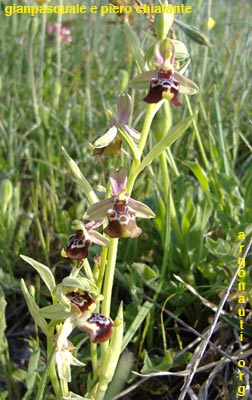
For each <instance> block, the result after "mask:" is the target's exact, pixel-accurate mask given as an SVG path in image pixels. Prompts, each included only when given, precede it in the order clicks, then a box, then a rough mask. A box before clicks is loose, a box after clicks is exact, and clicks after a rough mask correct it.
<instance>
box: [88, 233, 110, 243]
mask: <svg viewBox="0 0 252 400" xmlns="http://www.w3.org/2000/svg"><path fill="white" fill-rule="evenodd" d="M90 236H91V235H90ZM92 239H93V243H96V244H99V245H100V246H105V247H109V244H110V240H109V239H108V238H106V237H105V236H104V235H102V234H101V233H99V232H97V231H92Z"/></svg>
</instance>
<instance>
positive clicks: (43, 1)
mask: <svg viewBox="0 0 252 400" xmlns="http://www.w3.org/2000/svg"><path fill="white" fill-rule="evenodd" d="M35 1H36V3H38V4H47V3H49V1H50V0H35Z"/></svg>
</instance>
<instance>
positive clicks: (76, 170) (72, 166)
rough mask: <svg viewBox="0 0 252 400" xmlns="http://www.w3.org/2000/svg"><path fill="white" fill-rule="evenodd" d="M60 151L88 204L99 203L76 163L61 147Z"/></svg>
mask: <svg viewBox="0 0 252 400" xmlns="http://www.w3.org/2000/svg"><path fill="white" fill-rule="evenodd" d="M62 151H63V154H64V156H65V159H66V161H67V163H68V165H69V167H70V169H71V171H72V173H73V175H74V177H75V179H76V180H77V182H78V184H79V186H80V187H81V188H82V190H83V191H84V193H85V195H86V196H87V199H88V201H89V203H90V204H93V203H96V202H97V201H99V199H98V197H97V196H96V194H95V192H94V191H93V189H92V186H91V185H90V184H89V182H88V181H87V179H86V178H85V177H84V175H83V174H82V172H81V170H80V169H79V167H78V165H77V164H76V162H75V161H74V160H73V159H72V158H71V157H70V156H69V154H68V153H67V151H66V150H65V149H64V147H63V146H62Z"/></svg>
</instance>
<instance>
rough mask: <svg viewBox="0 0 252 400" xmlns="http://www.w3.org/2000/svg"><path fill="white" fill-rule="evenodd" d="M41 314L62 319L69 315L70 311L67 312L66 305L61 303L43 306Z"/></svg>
mask: <svg viewBox="0 0 252 400" xmlns="http://www.w3.org/2000/svg"><path fill="white" fill-rule="evenodd" d="M40 314H41V315H42V317H44V318H48V319H52V320H61V319H65V318H67V317H69V312H67V311H66V310H65V307H64V306H63V305H62V304H59V303H58V304H52V305H50V306H46V307H43V308H41V309H40Z"/></svg>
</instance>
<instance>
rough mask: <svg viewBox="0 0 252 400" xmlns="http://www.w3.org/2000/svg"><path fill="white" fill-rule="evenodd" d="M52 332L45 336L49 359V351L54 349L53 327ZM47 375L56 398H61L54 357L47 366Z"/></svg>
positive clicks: (48, 357)
mask: <svg viewBox="0 0 252 400" xmlns="http://www.w3.org/2000/svg"><path fill="white" fill-rule="evenodd" d="M52 329H53V330H52V333H51V334H50V335H48V336H47V359H48V360H49V359H50V355H51V353H52V352H53V351H54V343H53V340H54V327H53V328H52ZM49 376H50V380H51V383H52V387H53V390H54V393H55V396H56V399H57V400H61V398H62V392H61V388H60V384H59V381H58V377H57V373H56V369H55V362H54V357H53V359H52V361H51V363H50V367H49Z"/></svg>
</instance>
